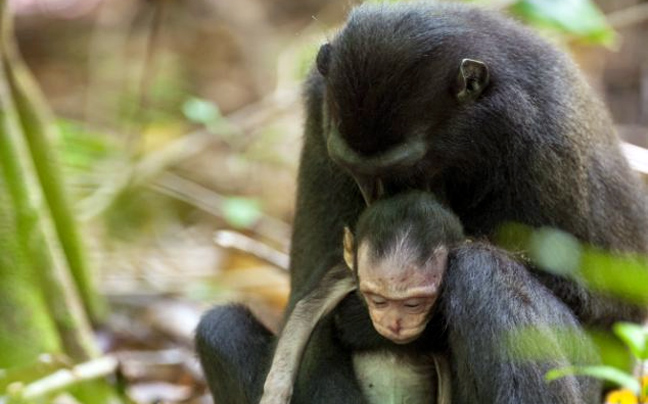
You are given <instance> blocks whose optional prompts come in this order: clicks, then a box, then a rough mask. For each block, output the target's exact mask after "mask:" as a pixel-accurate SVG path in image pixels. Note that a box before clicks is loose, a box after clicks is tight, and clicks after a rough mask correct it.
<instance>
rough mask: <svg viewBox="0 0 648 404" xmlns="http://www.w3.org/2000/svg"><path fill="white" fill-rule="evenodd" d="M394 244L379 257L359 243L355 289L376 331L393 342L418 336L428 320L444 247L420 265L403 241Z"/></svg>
mask: <svg viewBox="0 0 648 404" xmlns="http://www.w3.org/2000/svg"><path fill="white" fill-rule="evenodd" d="M398 244H399V245H398V246H396V247H395V248H394V249H393V250H392V251H391V252H389V253H388V254H386V255H385V256H384V257H381V258H380V259H375V258H373V256H372V254H371V246H370V245H369V243H367V242H363V243H362V244H361V245H360V247H359V248H358V259H357V261H356V262H357V265H358V289H359V291H360V293H361V294H362V296H363V298H364V300H365V302H366V304H367V307H368V309H369V316H370V317H371V321H372V323H373V325H374V328H375V329H376V331H378V333H380V334H381V335H382V336H383V337H385V338H387V339H389V340H391V341H393V342H394V343H396V344H407V343H409V342H411V341H414V340H415V339H416V338H418V337H419V336H420V334H421V333H422V332H423V330H424V329H425V326H426V325H427V322H428V321H429V319H430V313H431V310H432V308H433V306H434V303H435V302H436V300H437V296H438V293H439V285H440V283H441V280H442V279H443V274H444V272H445V267H446V262H447V249H445V248H443V247H441V248H438V249H436V250H435V251H434V253H433V255H432V257H430V259H429V260H428V261H427V262H426V263H425V264H424V265H423V266H422V265H421V264H420V263H419V262H417V260H416V259H415V255H414V254H412V253H411V252H412V251H413V250H412V249H411V248H408V245H407V242H401V243H398Z"/></svg>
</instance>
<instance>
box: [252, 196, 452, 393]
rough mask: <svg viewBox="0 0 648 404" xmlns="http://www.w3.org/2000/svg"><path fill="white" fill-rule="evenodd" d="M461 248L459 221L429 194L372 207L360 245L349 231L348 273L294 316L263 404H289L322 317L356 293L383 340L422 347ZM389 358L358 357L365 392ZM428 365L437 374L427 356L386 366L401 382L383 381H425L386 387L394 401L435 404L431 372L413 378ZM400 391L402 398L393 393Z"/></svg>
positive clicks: (326, 281)
mask: <svg viewBox="0 0 648 404" xmlns="http://www.w3.org/2000/svg"><path fill="white" fill-rule="evenodd" d="M354 239H355V240H354ZM462 241H464V235H463V229H462V226H461V223H460V222H459V219H458V218H457V217H456V216H455V215H454V214H453V213H452V212H450V211H448V210H447V209H445V208H444V207H443V206H441V204H440V203H439V202H438V201H437V200H436V199H435V198H434V196H433V195H432V194H430V193H425V192H421V191H411V192H407V193H404V194H401V195H397V196H394V197H391V198H388V199H385V200H382V201H378V202H376V203H375V204H373V205H371V206H370V207H368V208H367V209H366V210H365V211H364V212H363V213H362V215H361V216H360V218H359V219H358V223H357V226H356V236H355V237H354V236H353V234H352V233H351V230H349V228H345V229H344V242H343V245H344V261H345V262H346V265H339V266H337V267H334V268H332V269H331V270H330V271H329V272H328V273H327V274H326V276H324V278H323V279H322V282H321V283H320V285H319V286H318V287H317V288H316V289H315V290H313V291H312V292H310V293H309V294H308V295H307V296H305V297H304V298H303V299H301V300H300V301H299V302H298V303H297V304H296V305H295V308H294V310H293V311H292V313H291V314H290V316H289V318H288V321H287V322H286V325H285V327H284V329H283V331H282V333H281V336H280V338H279V340H278V344H277V349H276V351H275V355H274V358H273V361H272V366H271V368H270V372H269V373H268V377H267V379H266V382H265V385H264V392H263V396H262V398H261V404H284V403H286V404H287V403H289V402H290V398H291V396H292V388H293V384H294V380H295V377H296V375H297V370H298V369H299V364H300V361H301V356H302V354H303V351H304V348H305V346H306V344H307V342H308V339H309V338H310V335H311V332H312V331H313V329H314V328H315V326H316V325H317V323H318V322H319V321H320V319H321V318H322V317H323V316H325V315H327V314H328V313H330V312H331V310H333V309H334V308H335V307H336V306H337V305H338V303H340V301H342V299H343V298H344V297H346V296H347V295H348V294H349V293H350V292H352V291H353V290H355V289H357V292H358V293H359V296H360V298H361V299H362V301H363V302H364V303H365V305H366V307H367V309H368V311H369V316H370V318H371V322H372V324H373V326H374V328H375V329H376V331H377V332H378V333H379V334H380V335H382V336H383V337H385V338H387V339H388V340H390V341H392V342H394V343H396V344H399V345H403V344H407V343H409V342H412V341H414V340H416V339H417V338H418V337H419V336H420V335H421V333H422V332H423V331H424V329H425V327H426V325H427V323H428V321H429V320H430V318H431V316H432V312H433V310H432V309H433V308H434V306H435V302H436V301H437V297H438V295H439V292H440V286H441V281H442V280H443V276H444V273H445V270H446V267H447V262H448V253H449V250H450V249H451V248H452V247H453V246H455V245H457V244H459V243H461V242H462ZM384 351H387V349H381V350H376V352H370V353H368V354H367V353H366V352H363V353H362V355H361V358H360V355H357V358H356V354H354V365H355V371H356V376H357V377H358V380H359V382H360V384H361V386H363V388H364V386H374V385H375V383H374V382H373V380H368V379H369V378H371V377H375V376H374V374H375V373H376V372H375V368H376V362H378V363H380V359H376V358H380V357H383V356H384V354H385V353H388V352H384ZM356 359H359V360H356ZM360 359H361V360H360ZM421 361H425V362H426V363H425V365H427V369H432V370H434V366H435V364H436V363H435V359H431V357H429V356H425V355H420V352H419V353H416V354H414V355H410V357H409V358H406V361H405V362H403V363H402V366H400V367H399V365H401V364H398V362H397V365H396V366H395V365H394V362H390V363H389V365H388V366H384V367H385V368H387V369H388V371H390V372H394V375H391V377H387V378H385V377H382V381H384V380H398V379H399V376H401V378H403V377H402V374H404V373H407V372H409V373H407V374H408V375H409V376H407V379H408V382H410V381H411V379H412V374H413V376H414V378H417V379H419V380H418V381H416V382H415V385H416V387H414V388H412V385H411V383H408V384H406V385H402V383H397V382H396V383H393V384H395V385H394V386H383V387H385V388H386V389H391V390H388V391H389V394H390V395H391V396H393V395H394V394H401V395H402V397H408V401H407V402H412V403H419V402H420V403H427V402H430V400H431V399H432V397H430V394H434V393H433V392H434V390H435V389H434V388H433V386H432V387H431V384H432V381H433V379H432V378H431V377H432V376H431V375H430V374H429V372H428V373H426V372H424V371H414V372H413V371H412V368H413V366H412V365H413V363H412V362H421ZM361 363H365V364H366V365H365V366H363V365H362V364H361ZM418 365H419V364H418V363H417V364H414V367H416V366H418ZM436 365H437V367H438V364H436ZM370 368H371V369H370ZM437 370H438V369H437ZM399 373H400V374H399ZM383 384H384V383H383ZM419 386H420V387H419ZM445 388H447V386H446V387H445ZM394 389H396V390H398V389H401V390H403V391H402V392H396V393H394ZM365 391H366V390H365ZM381 394H382V393H380V390H379V389H378V390H376V389H374V390H372V391H366V395H367V399H368V400H369V402H371V403H381V402H385V401H382V400H381ZM412 397H420V398H414V399H413V398H412ZM410 400H411V401H410Z"/></svg>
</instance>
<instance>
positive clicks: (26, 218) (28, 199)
mask: <svg viewBox="0 0 648 404" xmlns="http://www.w3.org/2000/svg"><path fill="white" fill-rule="evenodd" d="M8 21H9V16H8V13H7V11H6V0H0V34H1V35H0V38H3V40H2V41H0V107H1V108H0V110H2V115H1V119H2V121H1V123H2V126H1V127H0V128H1V129H2V132H0V167H1V168H2V171H1V174H2V179H3V183H4V185H5V186H6V188H7V197H6V199H7V200H8V201H9V203H8V206H9V207H10V208H9V210H10V211H11V210H12V211H13V213H14V215H15V222H16V225H15V228H16V233H17V237H16V243H17V250H18V251H20V252H21V254H22V256H23V257H25V259H26V263H27V266H28V268H29V269H30V270H31V273H32V274H34V277H36V276H37V277H38V280H39V281H40V283H38V282H36V281H34V282H32V285H39V286H40V289H41V293H37V292H36V293H35V294H36V295H40V296H41V297H43V296H44V298H45V300H46V301H47V306H46V307H47V308H48V309H49V310H50V314H51V316H52V318H53V319H54V322H55V323H56V326H57V328H58V331H59V335H60V338H61V341H62V344H63V348H64V349H65V352H66V353H67V354H68V355H70V356H71V357H72V358H74V359H77V360H84V359H88V358H90V357H92V356H94V355H96V353H97V349H96V347H95V344H94V340H93V338H92V333H91V329H90V326H89V323H88V321H87V319H86V315H85V311H84V310H83V307H82V306H81V304H80V301H79V298H78V296H77V293H76V287H75V286H74V284H73V283H72V280H71V279H70V275H69V273H68V266H67V265H66V264H67V262H66V260H65V258H64V256H63V254H62V249H61V245H60V240H59V239H58V238H57V234H56V231H55V230H54V224H53V223H52V217H51V215H50V211H49V210H48V209H47V208H48V207H47V206H46V204H44V203H43V201H44V200H45V198H44V195H43V192H44V190H43V189H41V188H39V186H38V185H39V184H38V177H37V174H36V172H35V167H34V165H33V163H34V162H33V159H32V156H31V155H30V152H29V148H28V146H27V145H26V142H25V133H24V131H23V128H22V127H21V125H20V124H21V121H20V119H19V115H18V112H17V110H16V105H15V104H14V100H13V95H14V94H13V93H12V89H11V88H10V86H9V85H8V81H9V80H8V79H9V75H10V72H11V71H12V68H13V65H12V59H10V58H9V57H8V56H7V52H6V46H5V44H6V39H5V38H6V37H7V35H8V34H9V30H8V26H9V23H8ZM8 253H10V251H9V252H8ZM2 254H5V253H4V252H3V253H2ZM36 271H39V272H38V273H37V272H36ZM22 343H23V342H22V341H21V340H20V339H15V340H14V344H15V345H16V346H20V345H21V344H22Z"/></svg>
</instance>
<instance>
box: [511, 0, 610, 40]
mask: <svg viewBox="0 0 648 404" xmlns="http://www.w3.org/2000/svg"><path fill="white" fill-rule="evenodd" d="M510 10H511V12H513V13H514V14H517V15H519V16H520V17H522V18H523V19H525V20H527V21H528V22H530V23H531V24H532V25H537V26H541V27H542V26H544V27H548V28H552V29H555V30H558V31H561V32H564V33H568V34H571V35H575V36H577V37H579V38H582V39H585V40H587V41H589V42H593V43H599V44H604V45H612V44H613V43H614V41H615V39H616V38H615V36H616V35H615V32H614V30H612V28H611V27H610V26H609V25H608V23H607V21H606V20H605V16H604V15H603V13H602V12H601V11H600V10H599V9H598V7H597V6H596V5H595V4H594V3H593V2H592V1H590V0H521V1H518V2H517V3H516V4H514V5H513V6H511V7H510Z"/></svg>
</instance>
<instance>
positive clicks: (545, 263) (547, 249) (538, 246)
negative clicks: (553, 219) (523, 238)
mask: <svg viewBox="0 0 648 404" xmlns="http://www.w3.org/2000/svg"><path fill="white" fill-rule="evenodd" d="M529 249H530V251H529V253H530V255H531V258H532V259H533V261H534V262H535V263H537V264H538V265H539V266H540V267H541V268H542V269H544V270H546V271H549V272H552V273H555V274H558V275H570V274H573V273H575V272H576V271H577V270H578V267H579V264H580V252H581V248H580V243H579V242H578V240H577V239H576V237H574V236H572V235H571V234H569V233H566V232H563V231H560V230H556V229H552V228H548V227H543V228H540V229H538V230H536V231H535V232H533V235H532V236H531V239H530V242H529Z"/></svg>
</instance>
